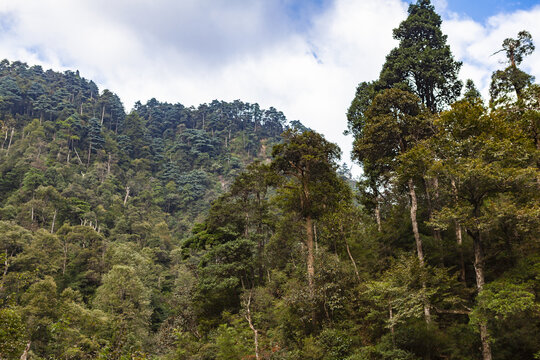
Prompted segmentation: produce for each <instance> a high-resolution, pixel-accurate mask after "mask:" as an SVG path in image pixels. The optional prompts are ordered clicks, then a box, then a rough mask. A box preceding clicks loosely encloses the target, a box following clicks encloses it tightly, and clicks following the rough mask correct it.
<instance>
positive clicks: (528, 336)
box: [0, 0, 540, 360]
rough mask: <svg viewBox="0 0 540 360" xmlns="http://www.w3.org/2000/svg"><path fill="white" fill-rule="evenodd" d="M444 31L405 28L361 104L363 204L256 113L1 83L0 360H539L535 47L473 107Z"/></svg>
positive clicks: (428, 10)
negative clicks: (526, 66) (127, 106)
mask: <svg viewBox="0 0 540 360" xmlns="http://www.w3.org/2000/svg"><path fill="white" fill-rule="evenodd" d="M440 25H441V20H440V17H439V16H438V15H437V14H436V13H435V12H434V8H433V6H432V5H431V4H430V2H429V1H428V0H418V1H417V2H416V3H414V4H411V5H410V7H409V17H408V18H407V20H405V21H404V22H403V23H402V24H401V25H400V26H399V27H398V29H396V30H395V32H394V35H395V38H396V39H397V40H399V41H400V43H399V45H398V47H397V48H396V49H394V50H392V51H391V52H390V54H389V55H388V57H387V61H386V63H385V64H384V65H383V67H382V71H381V75H380V78H379V79H378V80H376V81H374V82H370V83H365V82H364V83H360V84H359V86H358V89H357V92H356V94H355V98H354V100H353V101H352V103H351V106H350V108H349V110H348V120H349V129H348V131H349V132H350V133H352V134H353V135H354V150H353V156H354V158H355V160H356V161H358V163H360V164H361V165H362V168H363V175H362V177H361V178H360V179H359V181H358V182H357V183H354V182H353V181H352V180H351V177H350V174H349V173H348V170H347V169H346V168H344V167H340V166H339V165H338V161H339V158H340V150H339V148H338V147H337V146H336V145H335V144H332V143H330V142H328V141H327V140H325V139H324V137H323V136H322V135H320V134H318V133H316V132H314V131H312V130H310V129H308V128H306V127H305V126H303V125H302V124H301V123H299V122H298V121H292V122H290V123H287V121H286V119H285V117H284V116H283V114H282V113H281V112H279V111H277V110H275V109H273V108H270V109H268V110H263V109H260V107H259V106H258V105H257V104H247V103H243V102H240V101H235V102H232V103H226V102H219V101H213V102H211V103H210V104H203V105H200V106H199V107H197V108H193V107H191V108H186V107H184V106H183V105H181V104H168V103H161V102H158V101H157V100H155V99H152V100H150V101H148V102H147V103H146V104H144V105H143V104H141V103H140V102H138V103H136V104H135V107H134V109H133V110H132V111H131V112H129V113H127V114H126V113H125V110H124V107H123V105H122V103H121V102H120V100H119V98H118V96H116V95H115V94H114V93H112V92H111V91H109V90H103V91H101V92H100V91H99V89H98V88H97V86H96V85H95V84H94V83H93V82H92V81H87V80H85V79H83V78H81V77H80V75H79V73H78V72H70V71H68V72H65V73H57V72H54V71H51V70H47V71H43V70H42V69H41V68H40V67H39V66H32V67H29V66H28V65H26V64H24V63H20V62H9V61H7V60H4V61H2V62H1V63H0V121H1V122H0V126H1V131H2V138H1V139H0V141H2V145H1V147H0V264H1V265H0V270H1V271H0V276H1V278H0V358H1V359H162V360H168V359H193V360H196V359H199V360H202V359H330V360H332V359H336V360H338V359H348V360H360V359H362V360H384V359H388V360H390V359H403V360H405V359H407V360H412V359H414V360H416V359H433V360H437V359H441V360H442V359H460V360H462V359H471V360H472V359H483V360H490V359H497V360H506V359H516V358H519V359H534V358H540V345H539V344H540V341H539V340H540V338H539V336H538V334H539V333H540V300H539V298H540V295H539V292H540V243H539V234H540V191H539V190H540V189H539V187H540V141H539V135H538V134H539V130H538V129H539V127H540V98H539V94H540V86H539V85H537V84H535V83H534V79H533V78H532V77H531V76H530V75H528V74H526V73H525V72H524V71H523V70H522V69H520V68H519V65H520V64H521V61H522V60H523V57H524V56H527V55H528V54H530V53H531V52H532V51H533V50H534V45H533V42H532V38H531V36H530V34H529V33H527V32H526V31H522V32H520V33H519V34H518V37H517V38H516V39H506V40H504V41H503V43H502V44H503V45H502V50H501V51H503V52H504V53H505V54H506V56H507V58H508V67H507V68H506V69H503V70H499V71H497V72H495V73H494V74H493V78H492V86H491V99H490V102H489V104H485V103H484V102H483V100H482V98H481V97H480V94H479V92H478V90H476V88H475V87H474V84H473V83H472V81H468V82H467V84H466V86H465V91H464V94H463V95H462V96H460V94H461V90H462V89H461V88H462V84H461V83H460V82H459V81H458V80H457V79H458V71H459V68H460V63H459V62H456V61H455V60H454V59H453V57H452V54H451V52H450V48H449V47H448V45H446V37H445V36H444V35H443V34H442V32H441V31H440ZM494 50H497V49H494ZM487 55H489V54H487ZM418 64H422V66H419V65H418Z"/></svg>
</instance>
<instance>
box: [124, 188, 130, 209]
mask: <svg viewBox="0 0 540 360" xmlns="http://www.w3.org/2000/svg"><path fill="white" fill-rule="evenodd" d="M128 197H129V186H126V197H124V206H126V203H127V201H128Z"/></svg>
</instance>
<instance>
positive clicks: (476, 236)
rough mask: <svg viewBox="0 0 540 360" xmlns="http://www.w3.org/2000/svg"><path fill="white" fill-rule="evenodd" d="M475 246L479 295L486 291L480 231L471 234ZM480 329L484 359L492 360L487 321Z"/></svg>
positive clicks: (475, 265)
mask: <svg viewBox="0 0 540 360" xmlns="http://www.w3.org/2000/svg"><path fill="white" fill-rule="evenodd" d="M470 234H471V236H472V238H473V246H474V272H475V274H476V288H477V289H478V294H480V293H481V292H482V291H483V289H484V284H485V278H484V249H483V247H482V237H481V234H480V232H479V231H476V232H471V233H470ZM479 327H480V340H481V342H482V359H483V360H491V359H492V357H491V344H490V343H489V332H488V325H487V322H486V321H482V322H481V323H480V325H479Z"/></svg>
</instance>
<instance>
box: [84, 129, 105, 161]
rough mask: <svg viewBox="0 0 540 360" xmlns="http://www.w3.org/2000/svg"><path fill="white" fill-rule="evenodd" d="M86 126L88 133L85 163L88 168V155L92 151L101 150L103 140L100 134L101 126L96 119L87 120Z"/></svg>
mask: <svg viewBox="0 0 540 360" xmlns="http://www.w3.org/2000/svg"><path fill="white" fill-rule="evenodd" d="M86 126H87V131H88V161H87V162H86V166H88V165H90V154H91V153H92V150H94V151H96V150H98V149H101V148H103V144H105V138H104V137H103V134H102V133H101V125H100V123H99V120H98V119H96V118H91V119H90V120H88V124H87V125H86Z"/></svg>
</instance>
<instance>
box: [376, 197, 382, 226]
mask: <svg viewBox="0 0 540 360" xmlns="http://www.w3.org/2000/svg"><path fill="white" fill-rule="evenodd" d="M375 220H377V230H378V231H379V232H381V231H382V226H381V206H380V204H379V197H376V198H375Z"/></svg>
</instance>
